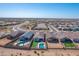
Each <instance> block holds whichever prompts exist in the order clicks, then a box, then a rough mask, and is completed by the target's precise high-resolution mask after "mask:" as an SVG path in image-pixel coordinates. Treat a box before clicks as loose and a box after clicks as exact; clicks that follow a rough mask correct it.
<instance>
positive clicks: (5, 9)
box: [0, 3, 79, 18]
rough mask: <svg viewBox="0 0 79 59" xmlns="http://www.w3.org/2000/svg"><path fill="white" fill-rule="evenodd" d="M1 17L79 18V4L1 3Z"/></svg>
mask: <svg viewBox="0 0 79 59" xmlns="http://www.w3.org/2000/svg"><path fill="white" fill-rule="evenodd" d="M0 17H12V18H15V17H17V18H18V17H20V18H23V17H25V18H79V4H78V3H0Z"/></svg>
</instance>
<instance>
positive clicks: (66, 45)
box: [64, 43, 75, 47]
mask: <svg viewBox="0 0 79 59" xmlns="http://www.w3.org/2000/svg"><path fill="white" fill-rule="evenodd" d="M64 45H65V47H75V44H74V43H64Z"/></svg>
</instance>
